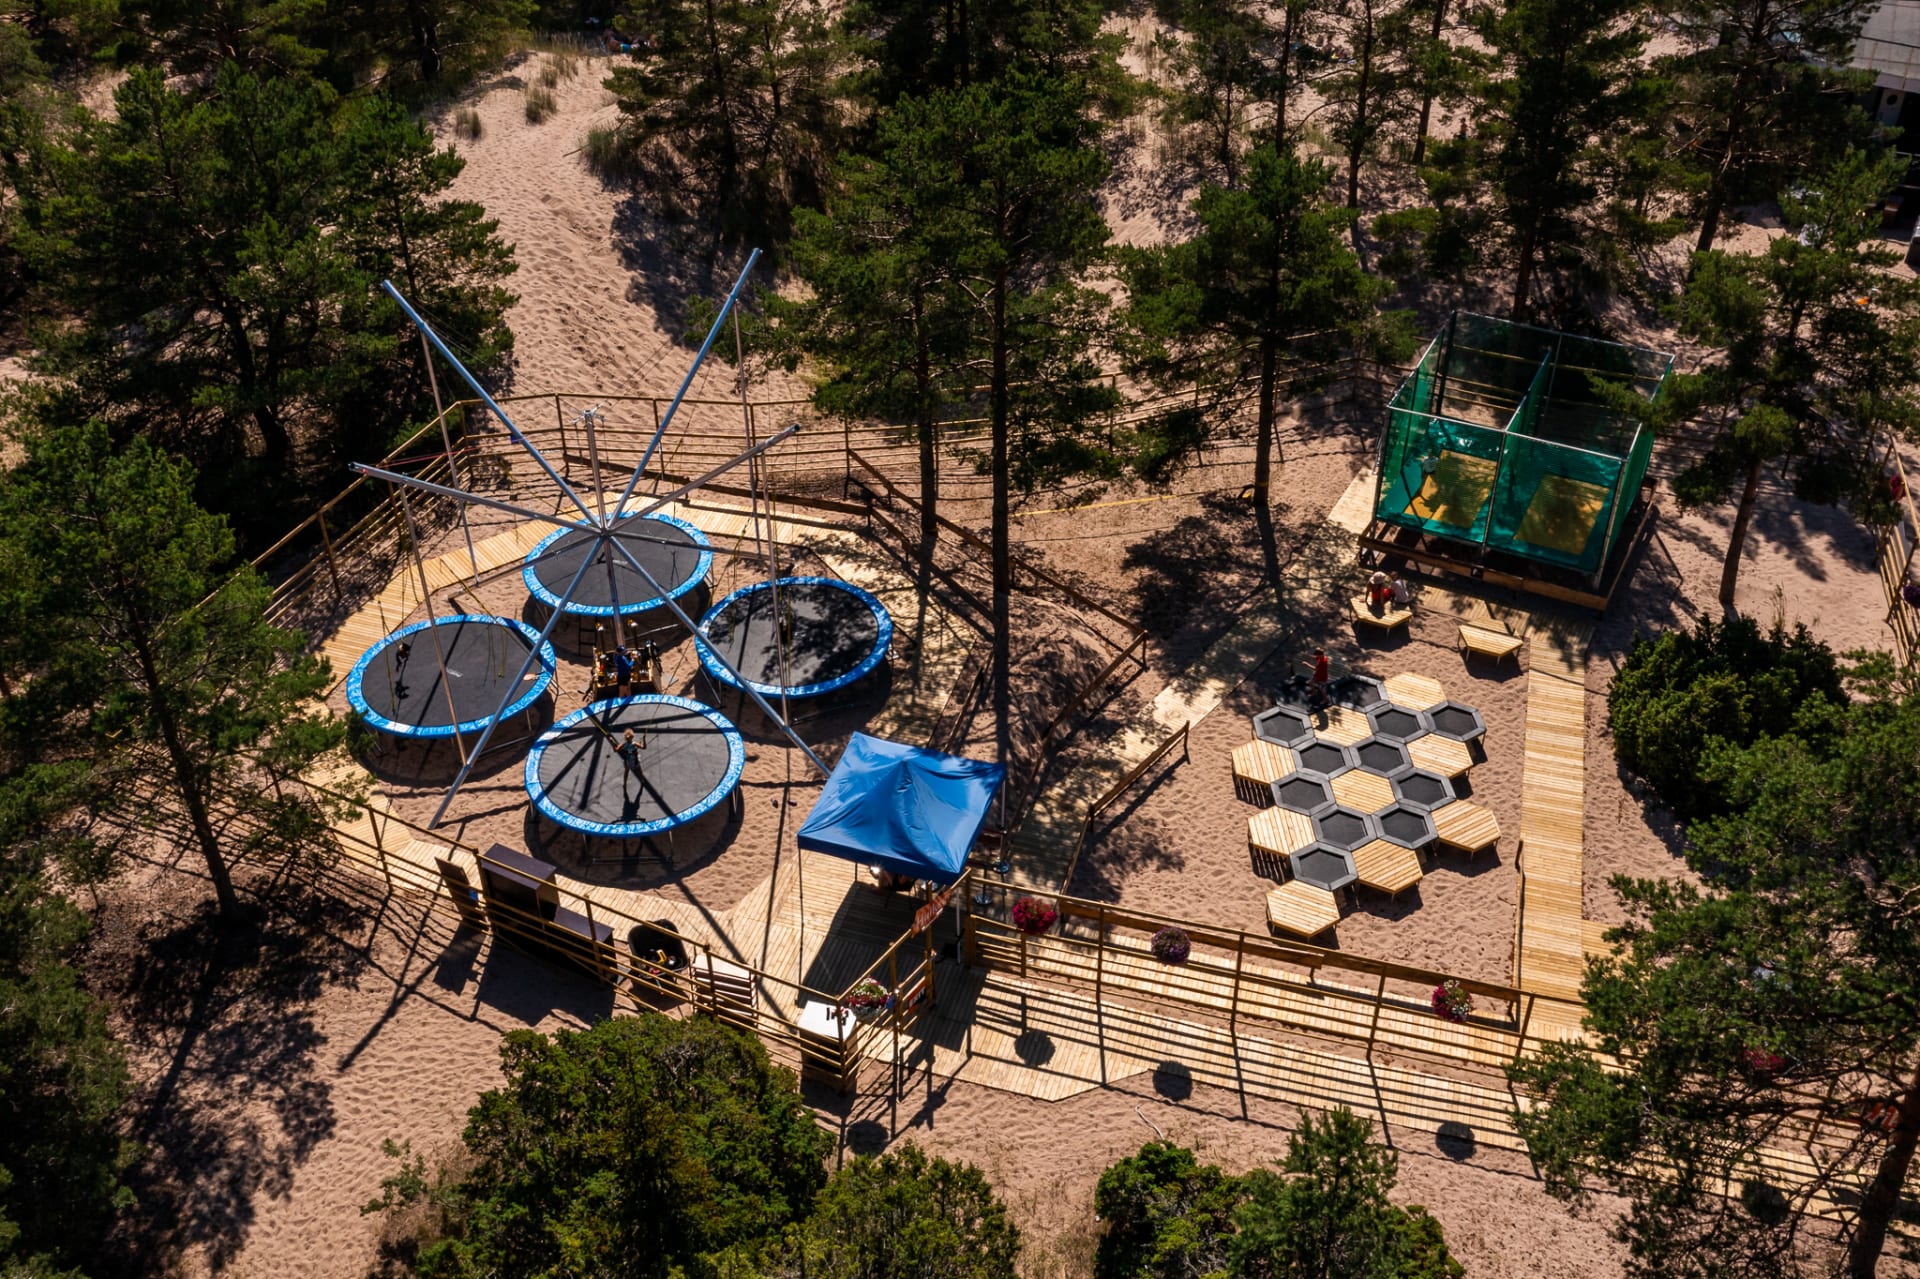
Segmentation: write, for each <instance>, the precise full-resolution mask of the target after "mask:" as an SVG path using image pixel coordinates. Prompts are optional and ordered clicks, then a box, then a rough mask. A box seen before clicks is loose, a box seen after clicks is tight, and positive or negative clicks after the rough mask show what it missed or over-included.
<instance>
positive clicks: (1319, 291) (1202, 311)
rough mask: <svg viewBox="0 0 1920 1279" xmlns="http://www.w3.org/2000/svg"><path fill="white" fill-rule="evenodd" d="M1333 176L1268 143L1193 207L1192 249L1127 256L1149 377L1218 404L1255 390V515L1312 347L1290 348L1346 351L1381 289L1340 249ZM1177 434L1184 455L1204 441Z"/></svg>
mask: <svg viewBox="0 0 1920 1279" xmlns="http://www.w3.org/2000/svg"><path fill="white" fill-rule="evenodd" d="M1332 177H1333V170H1332V169H1331V167H1330V166H1328V165H1327V164H1326V163H1325V162H1324V161H1321V160H1311V159H1301V158H1300V157H1299V156H1298V155H1297V154H1296V153H1295V152H1294V150H1293V149H1292V148H1291V147H1287V148H1276V147H1275V146H1273V145H1272V144H1271V143H1263V144H1262V145H1261V146H1259V147H1258V148H1256V149H1255V150H1254V151H1253V152H1252V153H1250V154H1249V155H1248V157H1247V169H1246V181H1245V185H1244V186H1242V187H1239V188H1237V189H1232V190H1229V189H1227V188H1224V187H1207V188H1205V189H1203V190H1202V191H1201V193H1200V195H1199V196H1198V197H1197V198H1196V199H1195V200H1194V205H1193V211H1194V217H1195V220H1196V221H1197V223H1198V226H1199V229H1198V232H1197V233H1196V234H1195V236H1194V237H1193V238H1192V239H1191V240H1187V241H1184V242H1182V243H1179V244H1175V245H1171V246H1168V247H1166V248H1161V249H1147V250H1131V251H1128V252H1126V253H1124V254H1123V255H1122V265H1123V270H1124V273H1125V276H1126V280H1127V285H1128V295H1129V297H1130V299H1131V301H1130V304H1129V307H1128V311H1127V314H1126V320H1127V324H1128V327H1129V328H1130V329H1131V330H1132V331H1133V333H1134V334H1135V335H1136V336H1137V340H1138V346H1137V347H1136V351H1135V363H1136V365H1137V367H1139V368H1140V370H1141V371H1142V372H1143V373H1145V374H1146V375H1147V376H1149V377H1153V378H1155V379H1156V380H1159V381H1162V382H1168V381H1179V380H1187V381H1192V382H1198V383H1199V384H1200V385H1201V386H1202V387H1204V388H1208V389H1210V390H1212V391H1213V392H1214V393H1215V394H1216V395H1219V396H1233V395H1235V394H1237V393H1238V392H1239V389H1240V388H1242V387H1244V386H1245V385H1246V383H1247V382H1249V381H1251V382H1252V383H1253V386H1254V389H1255V395H1256V398H1257V402H1258V406H1259V407H1258V416H1257V419H1256V432H1257V433H1256V435H1255V442H1254V470H1253V501H1254V509H1255V511H1256V512H1265V511H1267V509H1268V506H1269V504H1270V502H1271V496H1270V495H1271V490H1272V480H1273V453H1274V422H1275V419H1276V417H1277V414H1278V407H1279V386H1280V381H1281V377H1282V375H1283V374H1284V373H1285V371H1286V368H1287V365H1288V363H1289V362H1290V361H1291V360H1293V359H1295V358H1296V357H1298V356H1301V355H1306V354H1309V353H1310V351H1311V349H1312V348H1311V345H1310V344H1309V345H1307V346H1301V345H1296V344H1295V343H1293V341H1292V339H1294V338H1295V337H1296V336H1297V335H1302V334H1306V333H1309V332H1316V331H1317V332H1320V333H1322V334H1324V335H1325V336H1324V337H1323V339H1322V340H1323V341H1326V342H1327V343H1328V344H1329V345H1330V346H1332V347H1336V348H1340V347H1344V348H1349V349H1350V348H1351V345H1352V343H1353V341H1354V340H1355V338H1356V337H1357V336H1358V334H1359V333H1360V332H1361V331H1362V330H1364V329H1366V328H1367V327H1368V326H1369V324H1370V322H1371V320H1372V316H1373V303H1374V301H1375V300H1376V299H1378V298H1379V297H1380V296H1381V295H1382V294H1383V293H1384V292H1385V284H1384V283H1383V282H1382V281H1379V280H1376V279H1374V278H1372V277H1370V276H1368V275H1367V274H1366V273H1365V272H1364V271H1363V270H1362V269H1361V267H1360V263H1359V260H1358V259H1357V258H1356V257H1355V256H1354V253H1353V250H1352V249H1351V248H1350V247H1349V246H1348V245H1347V244H1346V243H1345V242H1344V235H1343V232H1344V231H1345V230H1346V227H1347V225H1348V223H1349V222H1350V221H1351V219H1352V216H1353V215H1352V213H1351V211H1350V210H1347V209H1344V208H1341V207H1340V206H1338V205H1336V204H1334V203H1333V202H1332V201H1330V200H1329V199H1328V198H1327V187H1328V184H1329V183H1330V182H1331V180H1332ZM1175 425H1176V429H1179V430H1181V431H1182V433H1183V434H1184V435H1186V437H1187V438H1188V440H1189V447H1194V446H1197V445H1199V444H1200V443H1202V442H1203V441H1204V435H1202V434H1200V433H1197V432H1190V431H1188V430H1187V429H1186V428H1179V427H1178V426H1177V424H1175Z"/></svg>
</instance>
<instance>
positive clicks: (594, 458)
mask: <svg viewBox="0 0 1920 1279" xmlns="http://www.w3.org/2000/svg"><path fill="white" fill-rule="evenodd" d="M599 411H600V406H599V405H598V404H596V405H594V406H593V407H592V408H590V409H588V410H587V411H586V412H585V413H582V414H581V415H580V423H581V425H582V426H584V427H586V429H587V464H588V465H589V466H591V467H592V468H593V491H594V493H595V495H596V498H595V500H596V501H597V502H598V504H599V507H600V527H602V528H605V529H611V528H612V527H613V525H612V524H611V523H610V522H609V521H608V520H607V491H606V489H604V488H602V487H601V486H600V439H599V436H598V435H597V434H596V433H595V432H594V429H593V423H594V417H595V415H596V414H597V413H598V412H599ZM615 514H618V512H617V511H616V512H615ZM606 562H607V598H608V599H609V600H612V601H613V646H614V647H615V648H625V647H626V644H627V636H626V631H625V629H624V628H623V627H622V626H621V624H620V587H619V584H618V583H616V582H615V581H614V575H613V556H611V555H608V556H607V557H606Z"/></svg>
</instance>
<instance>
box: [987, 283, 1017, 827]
mask: <svg viewBox="0 0 1920 1279" xmlns="http://www.w3.org/2000/svg"><path fill="white" fill-rule="evenodd" d="M1007 288H1008V268H1007V265H1006V264H1005V263H1004V262H1003V263H1001V265H1000V268H999V270H998V271H997V272H996V273H995V275H994V281H993V382H992V388H991V394H992V401H993V403H992V409H991V416H992V422H993V427H992V429H993V446H992V463H991V465H992V470H993V516H992V520H993V529H992V533H993V724H994V737H995V745H996V747H997V749H998V753H999V760H1000V763H1002V764H1003V765H1006V766H1008V767H1012V764H1013V682H1012V681H1013V670H1012V667H1013V637H1012V634H1011V630H1012V623H1011V620H1010V619H1011V601H1012V596H1013V546H1012V529H1011V528H1010V527H1009V525H1010V523H1011V519H1012V515H1011V511H1010V503H1009V500H1008V491H1007V490H1008V487H1009V485H1010V483H1011V477H1010V475H1009V468H1008V445H1009V441H1008V438H1007V436H1008V431H1009V429H1010V426H1009V420H1008V419H1009V418H1010V417H1011V406H1010V405H1009V403H1008V396H1009V388H1008V386H1007ZM1009 789H1011V787H1010V786H1008V787H1003V788H1002V789H1001V795H1002V796H1003V798H1002V801H1001V803H1002V809H1001V812H1002V813H1003V814H1004V813H1005V811H1006V810H1005V807H1004V805H1005V799H1004V796H1005V795H1006V792H1007V790H1009Z"/></svg>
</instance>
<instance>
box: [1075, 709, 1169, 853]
mask: <svg viewBox="0 0 1920 1279" xmlns="http://www.w3.org/2000/svg"><path fill="white" fill-rule="evenodd" d="M1192 727H1193V725H1192V724H1191V723H1185V724H1182V725H1180V727H1179V728H1177V729H1175V730H1174V731H1173V732H1171V733H1169V734H1167V740H1165V741H1164V742H1161V743H1160V744H1159V745H1158V746H1156V747H1154V748H1153V750H1152V752H1151V753H1150V754H1148V756H1147V757H1146V758H1145V759H1143V760H1141V761H1140V762H1139V763H1138V764H1135V765H1134V766H1133V767H1132V768H1130V769H1128V770H1127V775H1126V776H1125V777H1122V778H1121V779H1120V780H1119V781H1117V782H1115V783H1114V784H1113V785H1112V786H1109V787H1108V788H1107V791H1106V793H1105V794H1104V795H1102V796H1100V798H1099V799H1096V800H1094V801H1093V803H1091V804H1089V805H1088V806H1087V816H1086V820H1084V821H1082V822H1081V823H1080V833H1079V834H1078V835H1077V836H1075V837H1074V841H1073V854H1072V856H1070V857H1068V858H1067V873H1066V874H1065V875H1063V876H1061V877H1060V882H1061V883H1062V884H1065V885H1067V886H1069V887H1071V886H1072V884H1073V873H1074V871H1076V870H1078V869H1079V868H1080V854H1081V852H1082V851H1084V850H1085V848H1086V846H1087V836H1089V835H1091V834H1092V833H1093V824H1094V823H1095V822H1096V821H1098V820H1100V814H1102V813H1104V812H1106V811H1107V809H1108V808H1109V807H1111V806H1112V805H1113V803H1114V801H1116V800H1118V799H1119V798H1120V797H1121V796H1122V795H1124V794H1125V793H1126V792H1127V789H1128V788H1129V787H1130V786H1132V785H1133V784H1134V783H1135V782H1137V781H1139V780H1140V779H1141V778H1142V777H1145V776H1146V775H1147V771H1148V770H1149V769H1151V768H1152V767H1153V766H1154V765H1155V764H1158V763H1159V762H1160V761H1161V760H1163V759H1165V758H1166V757H1167V756H1169V755H1171V754H1172V753H1173V748H1174V747H1176V746H1178V747H1179V748H1180V758H1181V759H1183V760H1184V759H1186V758H1187V757H1188V756H1187V734H1188V732H1189V730H1191V729H1192Z"/></svg>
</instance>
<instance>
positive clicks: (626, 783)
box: [617, 728, 646, 799]
mask: <svg viewBox="0 0 1920 1279" xmlns="http://www.w3.org/2000/svg"><path fill="white" fill-rule="evenodd" d="M643 749H645V748H644V747H643V746H642V745H641V744H640V740H639V739H638V738H636V737H635V736H634V735H633V730H632V729H631V728H629V729H628V730H627V731H626V733H625V734H624V735H623V736H622V737H621V738H620V745H619V747H618V748H617V750H618V752H619V755H620V764H621V769H620V797H621V798H622V799H625V798H626V797H627V795H628V793H629V791H630V789H631V787H632V786H633V782H634V779H635V778H639V779H640V780H641V781H642V782H644V781H645V780H646V775H645V774H643V773H642V772H641V771H640V752H641V751H642V750H643Z"/></svg>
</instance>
